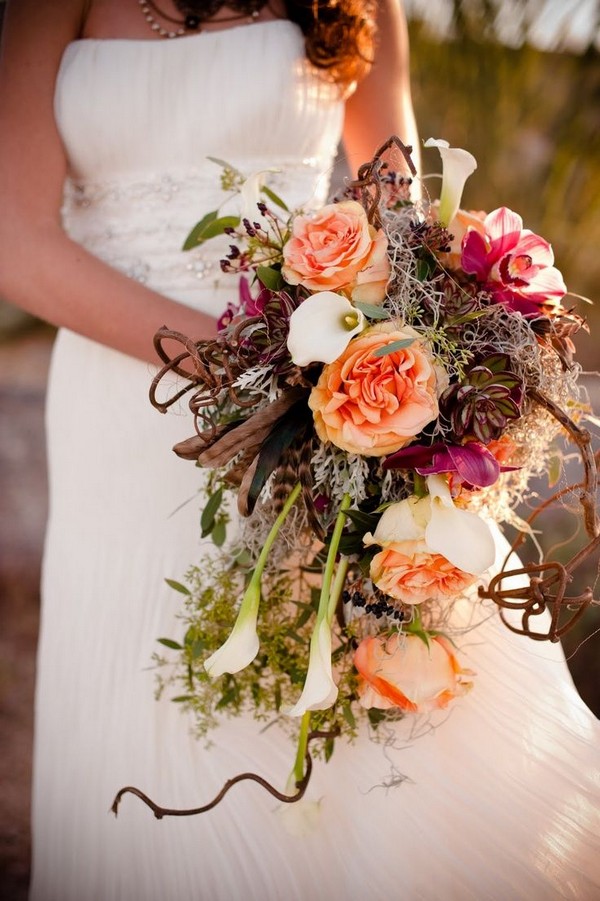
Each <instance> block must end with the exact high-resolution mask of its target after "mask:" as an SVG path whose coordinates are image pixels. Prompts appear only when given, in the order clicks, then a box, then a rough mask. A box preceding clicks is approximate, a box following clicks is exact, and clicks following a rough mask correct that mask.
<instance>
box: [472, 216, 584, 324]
mask: <svg viewBox="0 0 600 901" xmlns="http://www.w3.org/2000/svg"><path fill="white" fill-rule="evenodd" d="M483 224H484V229H485V237H484V236H483V235H481V234H480V233H479V232H478V231H476V230H474V229H473V230H470V231H468V232H467V234H466V235H465V238H464V239H463V245H462V260H461V263H462V268H463V269H464V271H465V272H468V273H470V274H471V275H474V276H475V277H476V278H477V280H478V281H480V282H482V283H483V284H484V285H485V286H486V288H487V289H488V290H489V291H490V292H491V294H492V296H493V298H494V300H495V301H496V302H498V303H503V304H505V306H507V307H508V308H509V309H510V310H513V311H515V312H519V313H522V314H523V315H524V316H528V317H529V316H535V315H539V313H540V312H543V310H542V309H541V308H543V307H548V306H550V307H556V306H558V304H559V302H560V300H561V298H562V297H563V296H564V294H565V293H566V291H567V288H566V285H565V283H564V281H563V278H562V275H561V274H560V272H559V271H558V269H555V268H554V266H553V263H554V254H553V253H552V248H551V247H550V244H548V242H547V241H545V240H544V239H543V238H541V237H540V236H539V235H535V234H534V233H533V232H531V231H529V229H524V228H523V220H522V219H521V217H520V216H519V215H518V214H517V213H513V211H512V210H509V209H508V208H507V207H500V208H499V209H497V210H494V211H493V212H492V213H489V214H488V215H487V216H486V218H485V220H484V223H483Z"/></svg>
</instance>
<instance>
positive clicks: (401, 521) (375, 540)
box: [363, 497, 430, 547]
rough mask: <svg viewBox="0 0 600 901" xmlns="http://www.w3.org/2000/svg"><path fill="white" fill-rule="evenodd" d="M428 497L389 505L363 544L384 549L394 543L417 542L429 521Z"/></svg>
mask: <svg viewBox="0 0 600 901" xmlns="http://www.w3.org/2000/svg"><path fill="white" fill-rule="evenodd" d="M429 510H430V501H429V498H428V497H422V498H416V497H410V498H407V499H406V500H404V501H399V502H398V503H397V504H390V506H389V507H386V509H385V510H384V511H383V513H382V515H381V518H380V519H379V521H378V523H377V527H376V529H375V531H374V532H373V534H371V533H370V532H367V534H366V535H365V536H364V538H363V544H365V545H367V546H369V545H372V544H379V545H381V546H382V547H385V546H386V545H388V544H393V543H394V542H396V541H418V540H419V539H420V538H423V536H424V534H425V526H426V525H427V522H428V520H429Z"/></svg>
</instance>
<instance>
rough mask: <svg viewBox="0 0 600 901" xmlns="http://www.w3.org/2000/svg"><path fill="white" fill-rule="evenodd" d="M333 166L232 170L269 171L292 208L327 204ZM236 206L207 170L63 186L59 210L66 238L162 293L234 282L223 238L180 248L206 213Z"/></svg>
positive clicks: (258, 163)
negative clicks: (226, 269) (224, 266)
mask: <svg viewBox="0 0 600 901" xmlns="http://www.w3.org/2000/svg"><path fill="white" fill-rule="evenodd" d="M330 163H331V161H330V160H327V161H324V160H321V159H318V158H310V159H303V160H294V161H286V162H283V163H278V164H276V165H274V164H273V161H269V162H265V161H263V160H252V161H251V164H250V165H249V163H248V161H247V160H246V161H244V164H243V166H242V164H238V163H236V162H235V161H232V165H234V166H236V167H237V168H239V169H240V171H243V172H244V174H250V173H251V172H256V171H260V170H262V169H269V170H271V169H273V170H275V171H269V174H268V184H269V186H270V187H272V188H273V190H274V191H276V192H277V193H278V194H279V195H280V196H282V198H283V199H284V200H285V201H286V203H288V205H289V206H290V208H294V207H296V206H302V207H305V208H306V207H310V206H315V205H318V204H320V203H322V202H323V201H324V199H325V197H326V194H327V190H328V188H329V177H328V175H324V174H323V172H327V168H328V166H329V165H330ZM232 202H233V201H232V200H231V195H230V194H226V193H223V191H222V190H221V187H220V170H219V169H218V167H217V166H215V165H214V164H210V165H209V167H208V168H206V169H201V170H194V171H187V172H165V173H162V174H160V175H154V174H152V175H149V176H148V177H143V176H142V177H137V178H126V177H124V178H120V179H113V180H111V181H94V182H92V181H85V182H84V181H77V180H74V179H70V180H68V181H67V183H66V185H65V192H64V203H63V209H62V217H63V224H64V227H65V229H66V231H67V232H68V234H69V235H70V236H71V237H72V238H73V239H74V240H75V241H77V242H78V243H80V244H82V245H83V246H84V247H86V248H87V249H88V250H89V251H90V252H91V253H93V254H94V255H95V256H98V257H100V258H101V259H102V260H104V261H105V262H106V263H108V264H109V265H110V266H112V267H114V268H116V269H119V270H120V271H121V272H124V273H125V274H126V275H128V276H129V277H130V278H133V279H135V280H137V281H139V282H142V283H144V284H147V285H148V286H150V287H152V288H153V289H154V290H157V291H161V292H162V293H165V294H175V295H176V294H178V293H182V292H183V293H185V292H187V291H194V290H197V289H198V283H199V282H204V283H205V284H206V287H209V285H210V287H211V288H218V287H221V286H223V284H227V285H230V284H231V276H227V275H223V273H222V272H221V268H220V260H221V259H222V258H223V256H224V255H225V253H226V252H227V248H228V244H229V240H228V238H227V237H226V236H223V237H220V238H216V239H214V240H211V241H210V242H208V243H207V244H205V245H202V246H201V247H199V248H197V249H194V250H192V251H188V252H183V251H182V245H183V242H184V240H185V238H186V237H187V235H188V234H189V232H190V231H191V229H192V228H193V226H194V225H195V224H196V222H198V221H199V220H200V219H201V218H202V217H203V216H204V215H205V214H206V213H207V212H209V211H211V210H214V209H217V208H220V207H221V206H223V205H225V206H224V212H227V206H228V205H230V204H231V203H232Z"/></svg>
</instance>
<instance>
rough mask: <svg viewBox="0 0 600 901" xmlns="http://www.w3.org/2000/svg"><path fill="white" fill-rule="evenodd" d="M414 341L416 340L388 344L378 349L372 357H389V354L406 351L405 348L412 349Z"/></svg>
mask: <svg viewBox="0 0 600 901" xmlns="http://www.w3.org/2000/svg"><path fill="white" fill-rule="evenodd" d="M414 340H415V339H414V338H403V339H402V341H392V343H391V344H386V345H385V347H378V348H377V350H374V351H373V353H372V354H371V356H372V357H387V356H388V354H394V353H396V351H397V350H404V348H405V347H410V345H411V344H413V343H414Z"/></svg>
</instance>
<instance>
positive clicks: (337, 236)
mask: <svg viewBox="0 0 600 901" xmlns="http://www.w3.org/2000/svg"><path fill="white" fill-rule="evenodd" d="M282 274H283V277H284V279H285V280H286V281H287V282H288V283H289V284H290V285H304V287H305V288H308V289H309V290H311V291H324V290H329V291H336V290H344V291H345V292H346V293H350V294H351V296H352V298H353V299H354V300H363V301H367V302H370V303H378V302H380V301H382V300H383V298H384V297H385V286H386V284H387V281H388V278H389V275H390V264H389V260H388V258H387V238H386V236H385V234H384V232H383V231H381V230H380V231H377V229H375V228H374V227H373V226H372V225H370V224H369V220H368V219H367V214H366V213H365V211H364V209H363V208H362V206H361V205H360V203H357V201H356V200H345V201H343V202H342V203H331V204H329V205H328V206H324V207H323V209H322V210H320V211H319V212H318V213H317V214H316V215H315V216H303V215H300V216H296V218H295V219H294V221H293V226H292V237H291V238H290V239H289V241H287V243H286V244H285V245H284V248H283V269H282ZM355 293H356V297H355V296H354V295H355Z"/></svg>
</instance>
